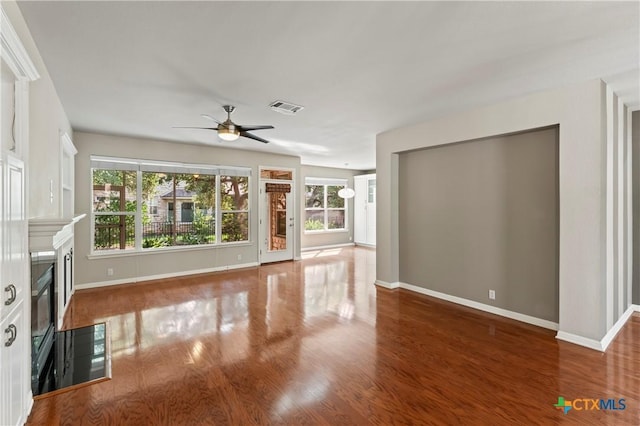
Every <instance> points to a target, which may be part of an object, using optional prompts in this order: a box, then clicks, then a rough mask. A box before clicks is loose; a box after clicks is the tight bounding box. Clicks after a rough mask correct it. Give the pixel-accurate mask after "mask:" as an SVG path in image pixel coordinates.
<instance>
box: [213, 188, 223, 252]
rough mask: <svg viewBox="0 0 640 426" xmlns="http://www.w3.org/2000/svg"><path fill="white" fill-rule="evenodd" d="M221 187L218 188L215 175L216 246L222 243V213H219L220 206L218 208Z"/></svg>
mask: <svg viewBox="0 0 640 426" xmlns="http://www.w3.org/2000/svg"><path fill="white" fill-rule="evenodd" d="M221 190H222V189H221V187H220V175H216V201H215V202H216V206H215V212H214V215H215V216H214V217H215V221H216V244H220V243H221V242H222V232H221V231H222V213H221V211H220V210H221V208H222V207H221V206H220V191H221Z"/></svg>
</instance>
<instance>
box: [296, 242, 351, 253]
mask: <svg viewBox="0 0 640 426" xmlns="http://www.w3.org/2000/svg"><path fill="white" fill-rule="evenodd" d="M351 246H355V244H354V243H342V244H330V245H327V246H314V247H305V248H302V249H300V251H301V252H305V251H314V250H328V249H333V248H340V247H351Z"/></svg>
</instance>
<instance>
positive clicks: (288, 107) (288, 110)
mask: <svg viewBox="0 0 640 426" xmlns="http://www.w3.org/2000/svg"><path fill="white" fill-rule="evenodd" d="M269 106H270V107H271V109H272V110H274V111H276V112H279V113H281V114H287V115H293V114H295V113H296V112H298V111H300V110H302V109H304V107H303V106H301V105H296V104H292V103H291V102H285V101H273V102H271V103H270V104H269Z"/></svg>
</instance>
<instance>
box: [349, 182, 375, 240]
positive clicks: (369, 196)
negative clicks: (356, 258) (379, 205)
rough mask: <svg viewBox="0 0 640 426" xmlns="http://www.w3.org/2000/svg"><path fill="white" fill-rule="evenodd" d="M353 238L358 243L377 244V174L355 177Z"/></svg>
mask: <svg viewBox="0 0 640 426" xmlns="http://www.w3.org/2000/svg"><path fill="white" fill-rule="evenodd" d="M353 188H354V190H355V192H356V195H355V196H354V198H353V208H354V211H353V222H354V226H353V240H354V242H355V243H356V244H361V245H367V246H375V245H376V175H375V173H373V174H367V175H360V176H354V177H353Z"/></svg>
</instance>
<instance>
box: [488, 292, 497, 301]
mask: <svg viewBox="0 0 640 426" xmlns="http://www.w3.org/2000/svg"><path fill="white" fill-rule="evenodd" d="M489 299H491V300H496V291H495V290H489Z"/></svg>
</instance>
